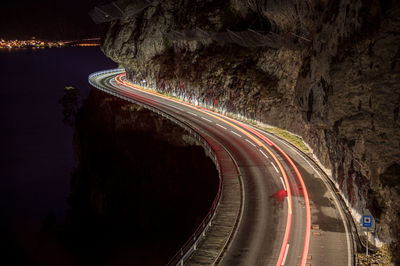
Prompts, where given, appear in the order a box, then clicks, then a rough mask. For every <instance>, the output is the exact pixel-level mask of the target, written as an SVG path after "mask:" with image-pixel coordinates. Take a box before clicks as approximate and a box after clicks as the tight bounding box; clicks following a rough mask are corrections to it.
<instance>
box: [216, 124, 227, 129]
mask: <svg viewBox="0 0 400 266" xmlns="http://www.w3.org/2000/svg"><path fill="white" fill-rule="evenodd" d="M215 124H216V125H217V126H219V127H222V128H223V129H227V128H226V127H224V126H221V125H220V124H218V123H215Z"/></svg>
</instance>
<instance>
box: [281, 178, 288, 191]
mask: <svg viewBox="0 0 400 266" xmlns="http://www.w3.org/2000/svg"><path fill="white" fill-rule="evenodd" d="M281 182H282V185H283V188H284V189H285V190H287V189H286V185H285V182H283V178H282V177H281Z"/></svg>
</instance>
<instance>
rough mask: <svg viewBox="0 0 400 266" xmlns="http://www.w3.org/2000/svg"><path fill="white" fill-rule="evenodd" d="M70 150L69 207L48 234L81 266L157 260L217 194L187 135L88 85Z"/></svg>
mask: <svg viewBox="0 0 400 266" xmlns="http://www.w3.org/2000/svg"><path fill="white" fill-rule="evenodd" d="M74 150H75V153H76V158H77V161H78V167H77V169H76V170H75V171H74V173H73V175H72V179H71V194H70V196H69V198H68V203H69V205H70V208H69V210H68V213H67V217H66V221H65V223H64V224H63V226H62V229H61V230H59V232H57V233H56V234H55V235H57V236H58V237H57V239H59V240H62V241H59V242H60V243H63V245H65V246H66V247H67V249H68V250H69V254H71V255H70V256H71V257H76V258H79V260H77V261H79V262H82V265H138V264H140V265H165V264H166V263H167V262H168V260H169V259H171V257H172V256H173V255H174V254H175V252H177V251H178V250H179V248H180V247H181V246H182V245H183V243H184V242H185V241H186V240H187V239H188V238H189V236H190V235H191V234H192V233H193V231H194V230H195V229H196V228H197V226H198V225H199V224H200V223H201V221H202V220H203V218H204V216H205V215H206V214H207V212H208V211H209V208H210V206H211V203H212V201H213V200H214V197H215V195H216V193H217V189H218V172H217V170H216V168H215V165H214V163H213V162H212V160H211V159H210V158H209V157H207V155H206V154H205V152H204V149H203V147H201V146H199V145H197V144H196V141H195V139H194V138H192V137H191V135H189V134H188V133H187V132H186V131H185V130H183V129H182V128H180V127H178V126H176V125H175V124H174V123H172V122H170V121H169V120H167V119H165V118H161V117H159V116H158V115H157V114H155V113H152V112H150V111H148V110H146V109H143V108H141V107H140V106H137V105H134V104H130V103H127V102H126V101H123V100H121V99H118V98H116V97H113V96H110V95H108V94H105V93H103V92H101V91H98V90H95V89H94V90H92V91H91V93H90V95H89V97H88V99H87V100H86V101H85V103H84V105H83V108H82V109H81V110H80V111H79V112H78V115H77V118H76V127H75V136H74ZM165 151H168V152H165ZM154 254H157V256H154ZM67 264H68V263H67ZM71 264H74V263H71ZM71 264H70V265H71Z"/></svg>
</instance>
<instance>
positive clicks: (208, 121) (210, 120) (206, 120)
mask: <svg viewBox="0 0 400 266" xmlns="http://www.w3.org/2000/svg"><path fill="white" fill-rule="evenodd" d="M201 119H204V120H206V121H208V122H212V121H211V120H210V119H207V118H205V117H201Z"/></svg>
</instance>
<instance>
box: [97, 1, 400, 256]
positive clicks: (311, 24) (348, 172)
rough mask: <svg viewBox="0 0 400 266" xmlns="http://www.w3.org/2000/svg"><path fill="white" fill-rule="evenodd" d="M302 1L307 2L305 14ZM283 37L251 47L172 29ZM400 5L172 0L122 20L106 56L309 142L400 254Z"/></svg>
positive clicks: (158, 85)
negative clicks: (275, 44) (277, 43)
mask: <svg viewBox="0 0 400 266" xmlns="http://www.w3.org/2000/svg"><path fill="white" fill-rule="evenodd" d="M298 3H301V4H298ZM196 28H198V29H201V30H202V31H205V32H221V33H222V32H226V31H228V30H231V31H243V30H246V29H249V28H250V29H252V30H255V31H258V32H265V33H268V32H271V31H272V32H273V33H275V34H278V35H279V36H281V38H284V39H285V40H286V41H287V42H289V43H290V44H291V45H289V46H282V47H280V48H278V49H272V48H270V47H258V48H248V47H242V46H238V45H235V44H227V43H224V42H220V43H219V42H216V41H215V40H213V39H210V38H202V39H201V38H200V39H199V38H197V39H195V40H192V41H186V40H178V41H176V40H170V39H168V38H167V36H168V35H167V34H168V33H169V32H173V31H182V30H192V29H196ZM399 33H400V3H399V2H398V1H389V0H381V1H378V0H341V1H337V0H309V1H295V0H286V1H281V0H279V1H278V0H274V1H239V0H225V1H210V0H209V1H204V0H193V1H192V0H191V1H189V0H181V1H174V0H164V1H160V2H159V3H158V4H157V5H154V6H150V7H148V8H146V9H145V10H144V11H143V12H142V13H141V14H140V15H137V16H136V17H135V18H130V19H121V20H118V21H113V22H111V23H110V25H109V27H108V31H107V32H106V34H105V36H104V42H103V44H102V49H103V51H104V53H105V54H106V55H107V56H109V57H110V58H111V59H113V60H114V61H116V62H118V63H120V64H122V65H123V66H124V67H125V68H126V70H127V73H128V78H129V79H131V80H133V81H138V82H139V81H143V80H145V81H146V84H147V85H148V86H150V87H153V88H155V89H157V90H160V91H164V92H168V93H171V94H174V95H177V96H179V97H181V98H183V99H186V100H188V101H192V102H194V103H197V104H202V105H207V106H209V107H213V108H215V109H217V110H219V111H221V112H230V113H234V114H238V115H241V116H244V117H246V118H249V119H255V120H258V121H261V122H264V123H268V124H271V125H274V126H278V127H282V128H285V129H287V130H289V131H292V132H294V133H296V134H298V135H301V136H302V137H303V139H304V141H305V142H306V143H308V144H309V146H310V147H311V148H312V149H313V151H314V154H315V155H316V157H317V158H318V159H319V160H320V162H321V163H322V164H323V165H324V166H325V167H326V168H328V169H330V170H331V178H332V180H333V181H334V182H335V183H337V184H338V186H339V188H340V190H341V192H342V196H343V198H344V199H345V200H346V201H347V203H348V206H349V208H350V209H351V211H352V213H353V215H354V218H355V219H356V220H358V219H359V218H360V215H362V214H363V213H365V211H366V210H369V211H370V212H371V213H372V215H373V216H374V218H375V220H376V234H375V241H376V244H377V245H382V244H391V247H392V248H393V249H394V250H396V248H397V250H398V248H400V246H399V243H400V223H399V222H398V221H399V220H400V117H399V108H400V34H399Z"/></svg>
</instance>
